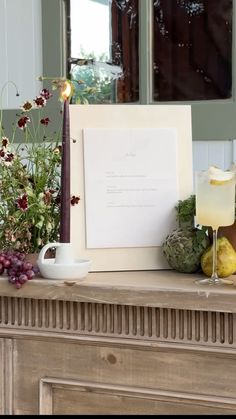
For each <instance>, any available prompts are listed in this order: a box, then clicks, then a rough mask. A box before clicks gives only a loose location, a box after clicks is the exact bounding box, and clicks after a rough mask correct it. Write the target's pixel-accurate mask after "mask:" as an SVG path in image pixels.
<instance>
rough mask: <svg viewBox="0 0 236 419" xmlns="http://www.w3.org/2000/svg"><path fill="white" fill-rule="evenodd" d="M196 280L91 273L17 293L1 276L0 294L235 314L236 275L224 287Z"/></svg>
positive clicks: (33, 284)
mask: <svg viewBox="0 0 236 419" xmlns="http://www.w3.org/2000/svg"><path fill="white" fill-rule="evenodd" d="M198 278H202V276H201V275H200V274H182V273H178V272H175V271H171V270H170V271H168V270H160V271H126V272H96V273H95V272H91V273H89V274H88V276H87V277H86V278H85V279H84V280H77V281H69V280H68V281H64V280H49V279H42V278H36V279H34V280H32V281H29V282H27V284H25V285H24V286H23V287H22V288H21V289H19V290H18V289H16V288H14V287H13V286H12V285H11V284H9V283H8V281H7V279H6V278H5V277H0V295H1V296H3V297H4V296H7V297H20V298H33V299H44V300H45V299H46V300H47V299H49V300H63V301H77V302H91V303H104V304H121V305H136V306H144V307H145V306H148V307H167V308H175V309H187V310H188V309H189V310H191V309H193V310H204V311H224V312H229V313H236V304H235V303H236V276H235V277H234V276H233V275H232V276H231V279H232V280H233V281H234V285H223V286H209V285H198V284H196V283H195V281H196V280H197V279H198Z"/></svg>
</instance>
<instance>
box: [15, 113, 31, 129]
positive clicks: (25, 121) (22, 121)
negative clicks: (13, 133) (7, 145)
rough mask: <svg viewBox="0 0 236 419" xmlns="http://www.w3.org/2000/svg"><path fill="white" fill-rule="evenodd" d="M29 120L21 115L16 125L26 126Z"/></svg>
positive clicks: (22, 127)
mask: <svg viewBox="0 0 236 419" xmlns="http://www.w3.org/2000/svg"><path fill="white" fill-rule="evenodd" d="M28 122H30V118H29V117H28V116H22V118H20V119H19V121H18V122H17V124H18V127H19V128H20V129H24V128H25V127H26V126H27V123H28Z"/></svg>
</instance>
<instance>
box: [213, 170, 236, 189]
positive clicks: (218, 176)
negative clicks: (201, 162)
mask: <svg viewBox="0 0 236 419" xmlns="http://www.w3.org/2000/svg"><path fill="white" fill-rule="evenodd" d="M208 172H209V179H210V184H211V185H219V186H220V185H225V184H226V183H229V182H231V181H232V179H233V174H232V172H229V171H223V170H221V169H219V168H218V167H215V166H211V167H210V168H209V169H208Z"/></svg>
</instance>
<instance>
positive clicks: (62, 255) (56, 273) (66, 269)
mask: <svg viewBox="0 0 236 419" xmlns="http://www.w3.org/2000/svg"><path fill="white" fill-rule="evenodd" d="M52 247H54V248H56V255H55V258H53V259H45V254H46V252H47V250H48V249H51V248H52ZM37 264H38V268H39V271H40V273H41V275H42V276H43V277H44V278H48V279H74V280H76V279H83V278H85V277H86V276H87V274H88V272H89V269H90V267H91V261H90V260H87V259H76V258H74V256H73V248H72V244H71V243H48V244H46V245H45V246H44V247H43V248H42V249H41V251H40V253H39V256H38V261H37Z"/></svg>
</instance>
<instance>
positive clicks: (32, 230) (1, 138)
mask: <svg viewBox="0 0 236 419" xmlns="http://www.w3.org/2000/svg"><path fill="white" fill-rule="evenodd" d="M51 96H52V93H51V92H50V91H49V90H47V89H43V90H42V91H40V93H39V95H38V96H37V97H36V98H35V99H34V100H33V101H32V102H30V101H26V102H25V103H24V104H23V105H22V109H21V112H20V113H18V114H17V115H16V120H15V121H14V123H13V133H12V136H11V138H8V137H7V136H6V135H4V128H3V117H2V112H1V114H0V248H1V249H3V250H4V249H9V248H10V249H13V250H17V251H20V252H24V253H33V252H38V251H39V250H40V249H41V248H42V247H43V246H44V245H45V244H46V243H47V242H53V241H58V235H59V222H60V166H61V145H60V142H61V125H62V123H61V125H60V129H59V130H58V131H57V132H50V123H51V120H50V118H49V116H48V115H47V113H46V105H47V102H48V101H49V100H50V98H51ZM58 103H59V102H58ZM58 111H59V112H58V118H60V120H61V122H62V112H61V106H59V109H58ZM20 132H22V134H23V138H24V141H23V142H22V141H21V142H20V143H19V142H18V133H20Z"/></svg>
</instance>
